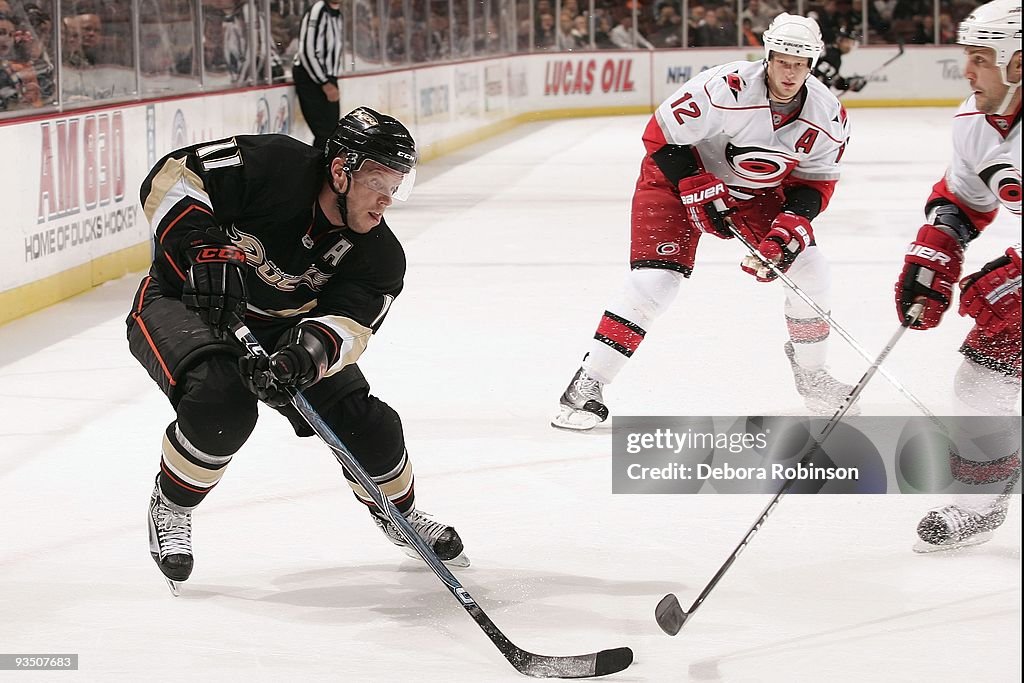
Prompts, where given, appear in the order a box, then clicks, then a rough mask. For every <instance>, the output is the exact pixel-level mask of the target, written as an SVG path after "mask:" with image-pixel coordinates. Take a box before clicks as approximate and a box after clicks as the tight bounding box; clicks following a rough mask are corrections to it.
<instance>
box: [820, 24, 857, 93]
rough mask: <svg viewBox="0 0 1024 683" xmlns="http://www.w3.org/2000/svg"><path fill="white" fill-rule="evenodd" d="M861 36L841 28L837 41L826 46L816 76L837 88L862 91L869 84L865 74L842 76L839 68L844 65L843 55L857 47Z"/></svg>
mask: <svg viewBox="0 0 1024 683" xmlns="http://www.w3.org/2000/svg"><path fill="white" fill-rule="evenodd" d="M858 40H860V37H859V36H858V35H857V33H856V32H855V31H852V30H849V29H845V28H841V29H839V31H838V32H837V33H836V40H835V43H833V44H832V45H829V46H828V47H826V48H825V52H824V54H822V56H821V59H819V60H818V63H817V65H815V67H814V76H815V77H816V78H817V79H818V80H819V81H821V82H822V83H824V84H825V85H827V86H829V87H830V88H834V89H835V90H840V91H842V90H849V91H851V92H860V91H861V90H863V89H864V86H865V85H867V84H868V79H866V78H865V77H864V76H840V75H839V70H840V69H841V68H842V65H843V55H845V54H849V53H850V52H851V51H852V50H853V49H854V48H856V47H857V41H858Z"/></svg>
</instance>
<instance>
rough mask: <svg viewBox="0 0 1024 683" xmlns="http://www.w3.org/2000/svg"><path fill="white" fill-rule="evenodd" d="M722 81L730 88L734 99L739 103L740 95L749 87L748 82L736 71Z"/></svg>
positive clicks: (723, 77) (725, 76)
mask: <svg viewBox="0 0 1024 683" xmlns="http://www.w3.org/2000/svg"><path fill="white" fill-rule="evenodd" d="M722 80H724V81H725V84H726V85H727V86H729V90H731V91H732V98H733V99H734V100H736V101H737V102H739V100H740V93H741V92H742V91H743V88H745V87H747V82H746V81H744V80H743V77H742V76H740V75H739V74H738V73H737V72H735V71H734V72H733V73H731V74H726V75H724V76H722Z"/></svg>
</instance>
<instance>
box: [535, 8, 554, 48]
mask: <svg viewBox="0 0 1024 683" xmlns="http://www.w3.org/2000/svg"><path fill="white" fill-rule="evenodd" d="M557 42H558V36H557V35H555V17H554V16H553V15H551V14H547V13H546V14H542V15H540V17H539V18H538V20H537V33H536V34H535V35H534V42H533V44H534V46H535V47H536V48H537V49H538V50H553V49H555V46H556V44H557Z"/></svg>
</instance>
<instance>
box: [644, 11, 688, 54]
mask: <svg viewBox="0 0 1024 683" xmlns="http://www.w3.org/2000/svg"><path fill="white" fill-rule="evenodd" d="M682 23H683V18H682V17H681V16H679V12H677V11H676V8H675V5H673V4H671V3H667V2H666V3H663V4H662V5H661V6H660V7H659V9H658V19H657V21H656V22H655V24H654V33H653V34H651V43H653V44H654V46H655V47H681V46H682V43H683V30H682Z"/></svg>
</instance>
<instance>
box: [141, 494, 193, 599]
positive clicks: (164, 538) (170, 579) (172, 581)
mask: <svg viewBox="0 0 1024 683" xmlns="http://www.w3.org/2000/svg"><path fill="white" fill-rule="evenodd" d="M149 554H150V555H151V556H152V557H153V561H154V562H156V566H157V567H159V568H160V571H161V572H163V575H164V578H166V579H167V585H168V586H170V589H171V592H172V593H174V594H175V595H178V590H179V584H180V582H182V581H184V580H185V579H187V578H188V577H189V574H191V573H192V512H191V510H184V509H182V508H179V507H178V506H176V505H174V504H173V503H169V502H167V501H166V500H165V499H164V497H163V495H162V494H161V493H160V483H159V481H158V482H157V484H156V486H154V487H153V495H152V496H150V498H149Z"/></svg>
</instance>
